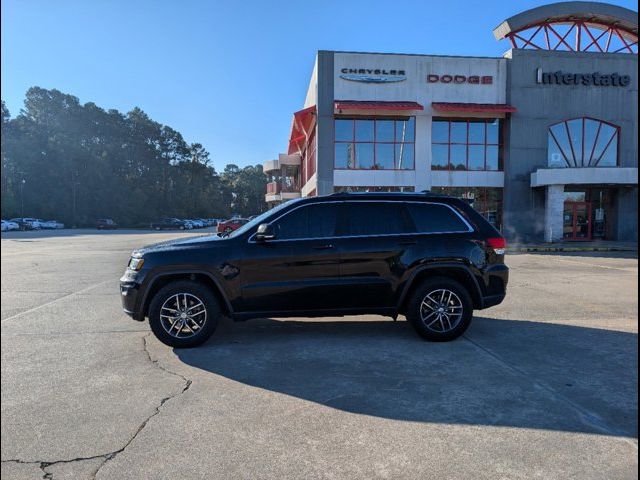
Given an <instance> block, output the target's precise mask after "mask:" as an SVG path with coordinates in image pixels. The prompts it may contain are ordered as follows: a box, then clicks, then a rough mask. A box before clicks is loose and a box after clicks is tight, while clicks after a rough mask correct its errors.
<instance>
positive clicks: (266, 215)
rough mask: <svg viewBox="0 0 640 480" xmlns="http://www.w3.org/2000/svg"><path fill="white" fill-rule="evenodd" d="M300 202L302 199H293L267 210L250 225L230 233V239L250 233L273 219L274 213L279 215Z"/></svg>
mask: <svg viewBox="0 0 640 480" xmlns="http://www.w3.org/2000/svg"><path fill="white" fill-rule="evenodd" d="M300 200H302V199H301V198H296V199H293V200H288V201H286V202H284V203H281V204H280V205H278V206H277V207H274V208H272V209H271V210H267V211H266V212H264V213H261V214H260V215H258V216H257V217H256V218H254V219H253V220H251V221H249V222H248V223H245V224H244V225H243V226H241V227H240V228H238V229H236V230H234V231H233V232H231V233H229V237H237V236H238V235H242V234H243V233H245V232H248V231H249V230H251V229H252V228H255V227H257V226H258V225H260V224H261V223H265V220H267V219H268V218H269V217H271V215H273V214H274V213H277V212H279V211H280V210H283V209H284V208H285V207H288V206H289V205H292V204H293V203H297V202H299V201H300Z"/></svg>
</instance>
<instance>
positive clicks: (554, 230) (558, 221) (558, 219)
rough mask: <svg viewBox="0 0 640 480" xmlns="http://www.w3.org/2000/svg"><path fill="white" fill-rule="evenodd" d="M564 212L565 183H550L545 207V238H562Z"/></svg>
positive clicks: (551, 239) (555, 239) (547, 240)
mask: <svg viewBox="0 0 640 480" xmlns="http://www.w3.org/2000/svg"><path fill="white" fill-rule="evenodd" d="M563 214H564V185H549V186H548V187H547V198H546V201H545V209H544V240H545V242H557V241H559V240H562V235H563V228H564V222H563V217H562V216H563Z"/></svg>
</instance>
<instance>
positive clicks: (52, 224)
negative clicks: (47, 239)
mask: <svg viewBox="0 0 640 480" xmlns="http://www.w3.org/2000/svg"><path fill="white" fill-rule="evenodd" d="M38 222H39V223H40V226H41V228H44V229H47V230H59V229H61V228H64V223H60V222H58V221H57V220H38Z"/></svg>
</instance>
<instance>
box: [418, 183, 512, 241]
mask: <svg viewBox="0 0 640 480" xmlns="http://www.w3.org/2000/svg"><path fill="white" fill-rule="evenodd" d="M431 190H432V191H433V192H434V193H441V194H444V195H449V196H451V197H456V198H461V199H463V200H466V201H468V202H469V204H470V205H471V206H472V207H473V208H475V209H476V210H477V211H478V212H479V213H480V214H481V215H482V216H483V217H484V218H486V219H487V221H488V222H489V223H490V224H491V225H493V226H494V227H496V228H497V229H498V230H502V188H490V187H434V188H432V189H431Z"/></svg>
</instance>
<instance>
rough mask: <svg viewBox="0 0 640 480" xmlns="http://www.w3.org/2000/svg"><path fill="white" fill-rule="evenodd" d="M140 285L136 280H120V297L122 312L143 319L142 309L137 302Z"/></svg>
mask: <svg viewBox="0 0 640 480" xmlns="http://www.w3.org/2000/svg"><path fill="white" fill-rule="evenodd" d="M139 297H140V285H139V284H138V283H136V282H128V281H122V280H121V281H120V299H121V300H122V309H123V310H124V313H126V314H127V315H129V316H130V317H131V318H133V319H134V320H138V321H140V322H141V321H143V320H144V316H143V315H142V309H141V308H140V306H139V304H138V298H139Z"/></svg>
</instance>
